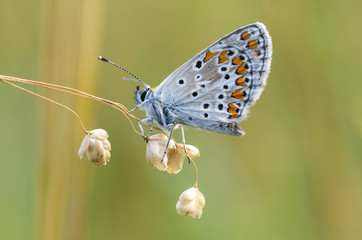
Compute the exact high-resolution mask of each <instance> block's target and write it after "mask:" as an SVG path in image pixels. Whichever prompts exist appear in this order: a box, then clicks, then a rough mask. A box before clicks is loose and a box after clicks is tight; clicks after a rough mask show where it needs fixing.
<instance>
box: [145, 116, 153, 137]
mask: <svg viewBox="0 0 362 240" xmlns="http://www.w3.org/2000/svg"><path fill="white" fill-rule="evenodd" d="M152 130H153V118H151V126H150V132H149V133H148V134H147V137H146V139H148V138H149V137H150V136H151V133H152Z"/></svg>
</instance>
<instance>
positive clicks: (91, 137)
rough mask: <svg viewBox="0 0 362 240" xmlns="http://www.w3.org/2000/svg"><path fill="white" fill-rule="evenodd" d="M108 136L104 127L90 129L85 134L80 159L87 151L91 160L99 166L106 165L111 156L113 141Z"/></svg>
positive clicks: (79, 154)
mask: <svg viewBox="0 0 362 240" xmlns="http://www.w3.org/2000/svg"><path fill="white" fill-rule="evenodd" d="M107 138H108V134H107V132H106V131H105V130H103V129H95V130H92V131H89V132H88V133H87V134H86V135H85V137H84V139H83V141H82V144H81V145H80V148H79V151H78V156H79V157H80V159H82V158H83V156H84V154H85V153H87V157H88V160H89V161H91V162H93V163H94V164H96V165H98V166H102V165H106V164H107V162H109V159H110V158H111V153H110V150H111V143H110V142H109V141H108V139H107Z"/></svg>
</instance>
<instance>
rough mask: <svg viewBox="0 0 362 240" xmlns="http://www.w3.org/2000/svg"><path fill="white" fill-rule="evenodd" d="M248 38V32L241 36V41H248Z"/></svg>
mask: <svg viewBox="0 0 362 240" xmlns="http://www.w3.org/2000/svg"><path fill="white" fill-rule="evenodd" d="M249 38H250V34H249V32H248V31H245V32H243V33H242V34H241V40H248V39H249Z"/></svg>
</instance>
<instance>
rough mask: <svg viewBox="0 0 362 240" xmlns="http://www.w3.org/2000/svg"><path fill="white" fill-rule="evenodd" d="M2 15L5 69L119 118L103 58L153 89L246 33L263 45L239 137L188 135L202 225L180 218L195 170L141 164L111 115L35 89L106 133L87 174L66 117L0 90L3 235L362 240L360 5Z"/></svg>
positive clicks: (72, 123)
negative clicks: (105, 156)
mask: <svg viewBox="0 0 362 240" xmlns="http://www.w3.org/2000/svg"><path fill="white" fill-rule="evenodd" d="M0 9H1V13H0V34H1V35H0V36H1V37H0V74H3V75H10V76H14V77H21V78H26V79H33V80H38V81H44V82H50V83H57V84H62V85H66V86H70V87H74V88H78V89H80V90H83V91H86V92H89V93H91V94H95V95H98V96H101V97H105V98H108V99H111V100H114V101H120V102H122V103H123V104H125V105H126V106H128V107H129V108H132V107H133V106H134V101H133V91H134V90H135V85H136V84H135V83H132V82H124V81H122V77H123V76H127V75H126V74H125V73H124V72H122V71H120V70H118V69H116V68H114V67H112V66H111V65H107V64H105V63H103V62H100V61H98V60H97V56H98V55H103V56H106V57H108V58H110V59H112V60H114V61H116V62H118V63H119V64H121V65H122V66H124V67H126V68H128V69H129V70H131V71H132V72H134V73H136V74H137V75H138V76H140V77H141V78H142V79H143V80H144V81H145V82H147V83H148V84H150V85H151V86H156V85H158V84H159V83H160V82H161V81H162V80H163V79H164V78H165V77H166V76H167V75H168V74H169V73H171V72H172V71H173V70H174V69H176V68H177V67H178V66H180V65H181V64H183V63H184V62H185V61H187V60H188V59H190V58H191V57H192V56H193V55H194V54H196V53H197V52H198V51H200V50H202V49H204V48H205V47H207V46H208V45H209V44H211V43H213V42H214V41H215V40H217V39H218V38H220V37H222V36H223V35H225V34H227V33H229V32H231V31H233V30H235V29H236V28H239V27H241V26H243V25H247V24H250V23H253V22H256V21H261V22H263V23H264V24H265V25H266V26H267V27H268V29H269V31H270V34H271V36H272V39H273V45H274V46H273V48H274V49H273V50H274V53H273V61H272V67H271V74H270V76H269V79H268V85H267V87H266V89H265V91H264V93H263V95H262V96H261V99H260V100H259V101H258V103H257V104H256V105H255V106H254V107H253V108H252V109H251V114H250V117H249V118H248V119H247V120H245V121H244V122H243V123H241V126H242V127H243V129H244V130H245V131H246V133H247V134H246V136H244V137H242V138H235V137H231V136H224V135H219V134H216V133H211V132H205V131H198V130H193V129H187V130H186V140H187V142H188V143H190V144H193V145H195V146H197V147H198V148H199V149H200V151H201V157H200V158H197V159H196V161H197V163H198V167H199V177H200V180H199V186H200V190H201V191H202V193H203V194H204V196H205V198H206V207H205V208H204V212H203V215H202V218H201V219H200V220H194V219H191V218H189V217H182V216H179V215H178V214H176V211H175V204H176V202H177V199H178V197H179V195H180V194H181V192H183V191H184V190H185V189H187V188H189V187H191V186H192V184H193V181H194V169H193V167H192V165H187V164H186V165H185V166H184V169H183V171H182V172H181V173H180V174H178V175H168V174H166V173H163V172H158V171H157V170H156V169H154V168H152V167H151V166H150V165H148V163H147V162H146V160H145V144H144V142H143V141H142V139H140V138H139V137H138V136H137V135H136V134H134V132H133V131H132V129H131V128H130V125H129V123H128V122H127V120H126V119H125V117H124V116H123V115H122V114H121V113H119V112H117V111H116V110H114V109H112V108H110V107H108V106H105V105H102V104H100V103H97V102H93V101H90V100H87V99H80V98H77V97H73V96H69V95H65V94H59V93H55V92H53V91H49V90H44V89H39V88H34V87H30V89H32V90H35V91H37V92H38V93H41V94H45V95H46V96H48V97H51V98H52V99H55V100H58V101H60V102H62V103H65V104H66V105H68V106H70V107H72V108H74V109H76V110H77V112H78V113H79V114H80V115H81V117H82V118H83V121H84V122H85V125H86V127H87V128H88V129H95V128H104V129H106V130H107V131H108V133H109V135H110V138H109V139H110V141H111V144H112V158H111V161H110V162H109V164H108V165H107V166H104V167H96V166H95V165H92V164H90V163H89V162H88V161H87V160H82V161H81V160H79V158H78V157H77V150H78V147H79V144H80V143H81V140H82V138H83V136H84V133H83V132H82V130H81V128H80V125H79V122H78V120H77V119H76V118H75V117H74V116H73V115H72V114H71V113H70V112H68V111H66V110H64V109H62V108H60V107H57V106H54V105H52V104H50V103H47V102H45V101H43V100H41V99H37V98H36V97H34V96H31V95H29V94H27V93H24V92H21V91H19V90H17V89H15V88H13V87H10V86H8V85H5V84H0V112H1V115H0V151H1V154H0V165H1V167H0V239H47V240H48V239H77V240H78V239H182V240H184V239H189V240H191V239H248V240H317V239H318V240H320V239H321V240H337V239H338V240H358V239H362V162H361V161H362V139H361V136H362V74H361V68H362V67H361V66H362V60H361V56H362V44H361V42H362V27H361V23H362V17H361V9H362V2H361V1H353V0H345V1H338V0H332V1H327V0H324V1H312V0H303V1H302V0H298V1H288V0H279V1H240V0H238V1H237V0H223V1H210V0H196V1H195V0H188V1H170V0H152V1H148V0H142V1H125V0H122V1H117V0H103V1H101V0H89V1H86V0H83V1H74V0H58V1H51V0H30V1H25V0H22V1H21V0H0ZM136 115H137V116H139V117H143V116H144V113H143V112H136ZM175 136H176V137H179V133H177V134H176V135H175Z"/></svg>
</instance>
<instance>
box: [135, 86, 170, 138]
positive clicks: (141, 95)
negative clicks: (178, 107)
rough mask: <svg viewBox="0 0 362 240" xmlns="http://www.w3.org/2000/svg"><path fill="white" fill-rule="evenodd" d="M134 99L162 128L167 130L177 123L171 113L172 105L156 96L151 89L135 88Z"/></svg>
mask: <svg viewBox="0 0 362 240" xmlns="http://www.w3.org/2000/svg"><path fill="white" fill-rule="evenodd" d="M135 99H136V103H137V105H138V106H139V108H140V109H142V110H144V111H145V112H146V115H147V117H148V118H150V119H151V120H152V121H155V122H156V123H157V124H158V126H159V127H160V128H161V129H162V130H164V131H169V130H170V129H171V128H173V127H174V126H175V125H176V124H177V123H176V116H175V115H174V114H173V113H172V107H171V106H167V105H166V104H164V103H162V102H161V101H160V99H158V98H156V97H155V95H154V90H153V89H151V88H146V89H143V90H141V91H139V90H137V91H136V92H135Z"/></svg>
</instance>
